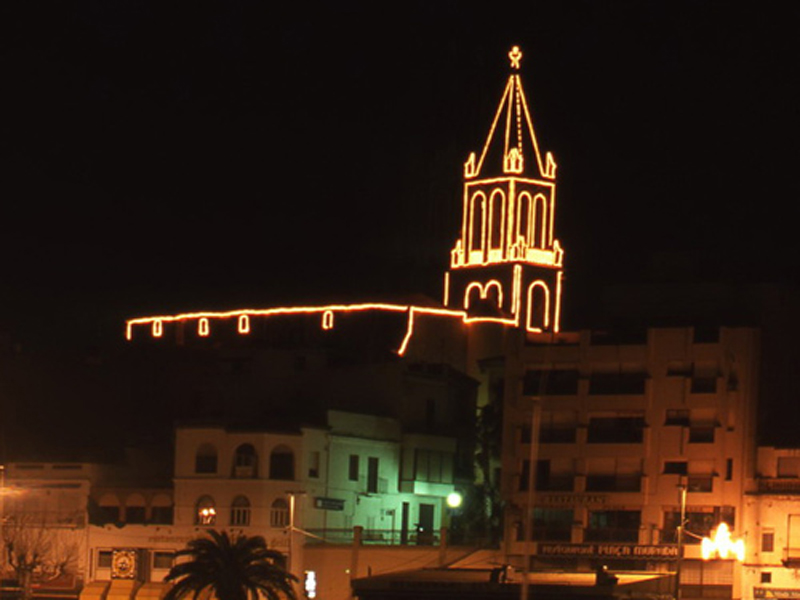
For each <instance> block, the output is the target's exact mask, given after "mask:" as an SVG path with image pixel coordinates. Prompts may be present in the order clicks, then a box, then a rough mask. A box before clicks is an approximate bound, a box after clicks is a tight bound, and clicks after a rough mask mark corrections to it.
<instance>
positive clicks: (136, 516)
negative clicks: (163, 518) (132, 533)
mask: <svg viewBox="0 0 800 600" xmlns="http://www.w3.org/2000/svg"><path fill="white" fill-rule="evenodd" d="M145 512H146V511H145V507H144V506H126V507H125V522H126V523H133V524H143V523H144V522H145V519H146V514H145Z"/></svg>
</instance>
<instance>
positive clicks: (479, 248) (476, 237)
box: [469, 192, 486, 252]
mask: <svg viewBox="0 0 800 600" xmlns="http://www.w3.org/2000/svg"><path fill="white" fill-rule="evenodd" d="M471 204H472V206H471V208H470V211H469V212H470V236H469V249H470V251H471V252H483V235H484V221H485V220H486V215H485V212H486V211H485V208H486V196H485V195H484V194H483V192H475V194H473V196H472V202H471Z"/></svg>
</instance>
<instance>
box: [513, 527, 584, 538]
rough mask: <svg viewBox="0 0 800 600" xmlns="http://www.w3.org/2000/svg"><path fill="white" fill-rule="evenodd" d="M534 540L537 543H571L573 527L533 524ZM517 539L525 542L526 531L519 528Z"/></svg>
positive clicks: (532, 534) (532, 533)
mask: <svg viewBox="0 0 800 600" xmlns="http://www.w3.org/2000/svg"><path fill="white" fill-rule="evenodd" d="M531 536H532V539H533V540H534V541H536V542H570V541H572V527H571V526H570V525H567V526H563V525H539V524H536V523H534V524H533V531H531ZM516 539H517V541H518V542H524V541H525V529H524V528H523V527H519V528H517V536H516Z"/></svg>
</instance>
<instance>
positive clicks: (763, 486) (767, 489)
mask: <svg viewBox="0 0 800 600" xmlns="http://www.w3.org/2000/svg"><path fill="white" fill-rule="evenodd" d="M758 491H759V492H761V493H766V494H769V493H779V494H788V493H791V494H797V493H800V479H789V478H787V479H759V480H758Z"/></svg>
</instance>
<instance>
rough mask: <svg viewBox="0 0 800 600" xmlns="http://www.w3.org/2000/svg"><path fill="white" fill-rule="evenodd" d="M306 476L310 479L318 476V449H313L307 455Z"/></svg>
mask: <svg viewBox="0 0 800 600" xmlns="http://www.w3.org/2000/svg"><path fill="white" fill-rule="evenodd" d="M308 476H309V477H310V478H312V479H317V478H318V477H319V451H318V450H314V451H313V452H311V453H310V454H309V455H308Z"/></svg>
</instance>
